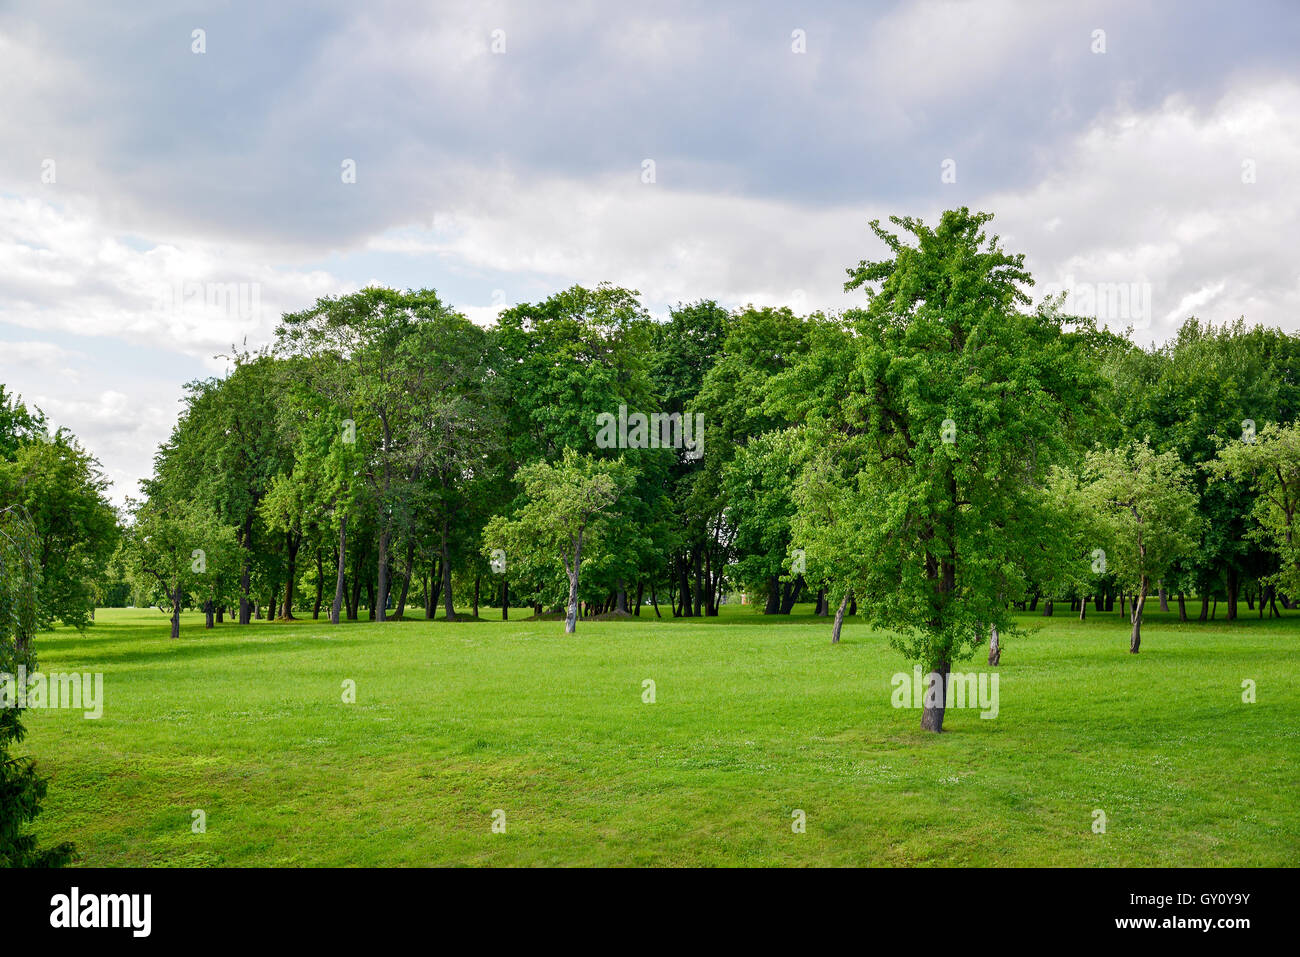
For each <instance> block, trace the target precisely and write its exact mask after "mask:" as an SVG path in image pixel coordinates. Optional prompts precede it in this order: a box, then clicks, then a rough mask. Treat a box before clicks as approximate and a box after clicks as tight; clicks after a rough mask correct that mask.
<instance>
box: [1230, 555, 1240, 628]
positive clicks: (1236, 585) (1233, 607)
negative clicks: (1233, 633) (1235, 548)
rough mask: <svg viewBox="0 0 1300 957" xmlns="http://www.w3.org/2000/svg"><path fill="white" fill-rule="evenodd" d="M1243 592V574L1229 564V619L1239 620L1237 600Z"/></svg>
mask: <svg viewBox="0 0 1300 957" xmlns="http://www.w3.org/2000/svg"><path fill="white" fill-rule="evenodd" d="M1240 594H1241V574H1240V573H1239V572H1238V571H1237V569H1236V568H1234V567H1233V566H1231V565H1229V566H1228V621H1236V620H1237V600H1238V598H1239V597H1240Z"/></svg>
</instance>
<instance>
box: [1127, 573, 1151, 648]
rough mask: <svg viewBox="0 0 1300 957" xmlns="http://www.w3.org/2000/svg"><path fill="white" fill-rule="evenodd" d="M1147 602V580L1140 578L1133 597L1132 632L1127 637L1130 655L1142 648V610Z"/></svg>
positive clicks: (1144, 577)
mask: <svg viewBox="0 0 1300 957" xmlns="http://www.w3.org/2000/svg"><path fill="white" fill-rule="evenodd" d="M1146 602H1147V579H1146V576H1145V575H1143V576H1142V580H1141V583H1140V584H1139V585H1138V593H1137V594H1136V595H1134V596H1133V631H1132V633H1131V634H1130V635H1129V644H1128V650H1129V653H1130V654H1134V655H1136V654H1137V653H1138V649H1139V648H1140V647H1141V646H1142V608H1143V606H1145V605H1146Z"/></svg>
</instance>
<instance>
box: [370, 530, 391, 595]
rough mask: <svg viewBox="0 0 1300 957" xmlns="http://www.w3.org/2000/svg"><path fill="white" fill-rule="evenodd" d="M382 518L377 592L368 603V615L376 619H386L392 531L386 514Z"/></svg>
mask: <svg viewBox="0 0 1300 957" xmlns="http://www.w3.org/2000/svg"><path fill="white" fill-rule="evenodd" d="M384 519H385V520H384V527H383V528H381V529H380V530H379V584H378V588H377V589H376V591H377V592H378V594H377V595H376V596H375V600H374V601H372V602H371V603H370V604H371V609H370V611H371V614H370V617H371V618H374V619H377V620H378V621H388V543H389V540H390V539H391V538H392V534H393V533H392V530H391V529H390V528H389V525H388V521H387V516H385V517H384Z"/></svg>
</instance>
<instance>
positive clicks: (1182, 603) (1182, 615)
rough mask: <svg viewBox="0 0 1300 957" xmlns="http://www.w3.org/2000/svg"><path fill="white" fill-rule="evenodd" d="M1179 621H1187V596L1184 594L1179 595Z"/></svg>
mask: <svg viewBox="0 0 1300 957" xmlns="http://www.w3.org/2000/svg"><path fill="white" fill-rule="evenodd" d="M1178 620H1179V621H1186V620H1187V596H1186V595H1184V594H1183V593H1182V592H1179V593H1178Z"/></svg>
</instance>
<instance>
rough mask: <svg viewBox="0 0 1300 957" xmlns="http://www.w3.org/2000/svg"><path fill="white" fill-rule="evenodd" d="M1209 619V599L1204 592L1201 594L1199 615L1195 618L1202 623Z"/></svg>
mask: <svg viewBox="0 0 1300 957" xmlns="http://www.w3.org/2000/svg"><path fill="white" fill-rule="evenodd" d="M1209 617H1210V598H1209V596H1208V595H1207V594H1206V593H1205V592H1204V591H1202V592H1201V613H1200V615H1199V616H1197V619H1196V620H1197V621H1202V622H1203V621H1207V620H1208V619H1209Z"/></svg>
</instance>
